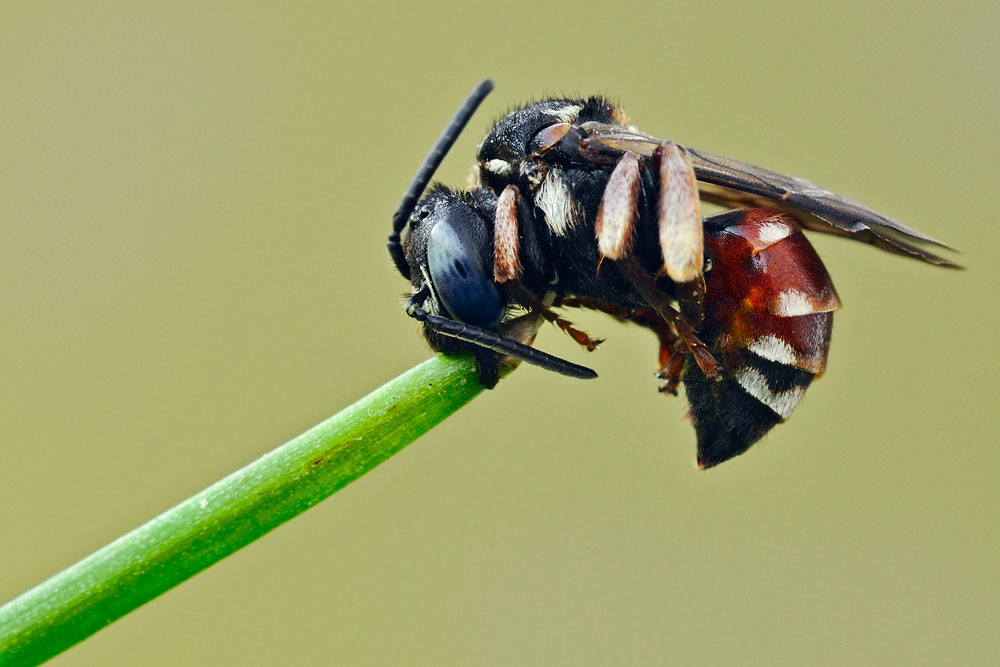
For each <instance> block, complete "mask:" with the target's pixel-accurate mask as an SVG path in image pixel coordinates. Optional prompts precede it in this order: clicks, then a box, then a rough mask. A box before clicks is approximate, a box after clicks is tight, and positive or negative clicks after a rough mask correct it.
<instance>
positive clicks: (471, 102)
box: [388, 79, 530, 349]
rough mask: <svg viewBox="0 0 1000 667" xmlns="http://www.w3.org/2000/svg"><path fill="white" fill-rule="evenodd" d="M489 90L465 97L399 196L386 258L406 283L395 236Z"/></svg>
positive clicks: (483, 86) (488, 85) (487, 84)
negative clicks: (400, 196) (401, 196)
mask: <svg viewBox="0 0 1000 667" xmlns="http://www.w3.org/2000/svg"><path fill="white" fill-rule="evenodd" d="M491 90H493V81H491V80H490V79H486V80H485V81H483V82H482V83H480V84H479V85H478V86H476V87H475V89H474V90H473V91H472V92H471V93H469V96H468V97H467V98H465V102H463V103H462V106H461V108H459V110H458V113H456V114H455V117H454V118H452V119H451V123H449V124H448V127H446V128H445V130H444V134H442V135H441V138H440V139H438V140H437V143H436V144H434V148H433V149H431V152H430V153H429V154H428V155H427V158H426V159H425V160H424V163H423V164H422V165H421V166H420V169H419V170H417V175H416V176H414V177H413V182H412V183H410V187H409V188H407V190H406V194H405V195H403V201H401V202H400V203H399V208H398V209H396V214H395V215H393V216H392V231H391V232H389V243H388V246H389V254H390V255H391V256H392V261H393V262H395V264H396V268H397V269H399V272H400V273H401V274H403V277H404V278H406V279H407V280H409V278H410V267H409V265H408V264H407V263H406V254H405V253H404V252H403V246H402V244H401V243H400V242H399V234H400V232H402V231H403V227H406V223H407V222H408V221H409V219H410V214H412V213H413V207H414V206H416V204H417V199H419V198H420V195H421V194H423V192H424V188H426V187H427V184H428V183H430V181H431V177H432V176H434V172H435V171H437V168H438V166H440V164H441V160H443V159H444V156H445V155H446V154H447V153H448V151H449V150H451V147H452V146H453V145H454V143H455V140H456V139H458V135H459V134H461V132H462V130H463V129H464V128H465V126H466V124H468V122H469V118H471V117H472V114H473V113H475V111H476V109H477V108H478V107H479V105H480V104H481V103H482V101H483V100H484V99H485V98H486V96H487V95H489V94H490V91H491ZM442 333H443V332H442ZM529 349H530V348H529Z"/></svg>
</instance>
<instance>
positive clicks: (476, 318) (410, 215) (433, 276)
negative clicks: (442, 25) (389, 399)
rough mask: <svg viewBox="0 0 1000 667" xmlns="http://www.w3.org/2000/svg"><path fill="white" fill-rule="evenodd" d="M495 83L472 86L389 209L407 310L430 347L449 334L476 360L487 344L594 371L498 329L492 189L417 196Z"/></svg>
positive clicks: (556, 365) (502, 305) (544, 363)
mask: <svg viewBox="0 0 1000 667" xmlns="http://www.w3.org/2000/svg"><path fill="white" fill-rule="evenodd" d="M492 89H493V82H492V81H489V80H486V81H483V82H482V83H480V84H479V85H478V86H476V88H475V89H474V90H473V91H472V93H471V94H470V95H469V97H468V98H467V99H466V100H465V103H464V104H463V105H462V107H461V108H460V109H459V110H458V113H457V114H455V118H454V119H452V121H451V123H450V124H449V125H448V127H447V128H446V129H445V131H444V134H442V135H441V138H440V139H438V142H437V144H435V146H434V148H433V149H432V150H431V152H430V155H428V156H427V159H426V160H424V163H423V165H422V166H421V167H420V169H419V171H417V175H416V176H415V177H414V179H413V182H412V183H410V187H409V188H408V189H407V191H406V194H404V195H403V199H402V201H401V202H400V204H399V208H398V209H397V210H396V213H395V215H393V218H392V231H391V232H390V233H389V240H388V243H387V246H388V248H389V255H390V256H391V257H392V261H393V263H394V264H395V265H396V268H397V269H398V270H399V272H400V273H401V274H402V275H403V277H404V278H407V279H409V281H410V282H411V283H412V285H413V288H414V290H413V295H412V296H411V297H410V300H409V301H408V302H407V304H406V314H407V315H409V316H410V317H412V318H414V319H416V320H418V321H420V322H423V323H424V327H425V329H424V332H425V334H426V335H427V339H428V341H430V342H431V345H432V346H433V347H435V349H441V350H443V351H445V350H444V348H443V346H442V345H440V344H438V343H435V340H438V341H440V340H441V339H442V338H447V339H451V340H454V341H460V343H459V344H458V347H455V348H453V347H451V346H449V349H450V350H452V351H456V352H457V351H461V350H462V349H463V346H465V347H464V349H468V348H469V347H471V348H472V349H473V350H478V351H480V354H479V355H478V356H477V361H478V360H479V358H480V356H482V355H483V354H484V353H483V352H482V351H483V350H486V351H488V352H486V353H485V354H488V355H507V356H512V357H516V358H518V359H522V360H524V361H527V362H528V363H531V364H535V365H537V366H540V367H542V368H546V369H548V370H552V371H556V372H558V373H563V374H565V375H569V376H572V377H579V378H591V377H597V374H596V373H594V371H592V370H590V369H589V368H584V367H583V366H578V365H576V364H572V363H570V362H568V361H565V360H563V359H559V358H558V357H553V356H552V355H549V354H546V353H544V352H541V351H538V350H535V349H534V348H532V347H530V346H528V345H525V344H524V343H521V342H519V341H516V340H513V339H510V338H507V337H505V336H504V335H502V334H501V333H498V332H497V331H496V330H495V329H497V328H498V326H499V324H500V322H501V320H502V319H503V317H504V314H505V312H506V310H507V302H506V301H505V299H504V298H503V297H501V290H500V289H499V288H498V285H497V283H496V282H495V280H494V275H493V263H494V261H493V222H492V221H493V218H494V216H495V214H496V207H497V203H496V202H497V198H496V194H494V192H492V191H490V190H488V189H486V188H475V189H474V190H473V191H471V192H464V193H459V192H455V191H453V190H449V189H448V188H444V187H440V186H437V187H432V188H431V189H430V190H429V191H428V192H427V194H426V195H424V196H422V195H423V193H424V189H425V188H426V187H427V184H428V183H430V180H431V178H432V177H433V175H434V172H435V170H437V168H438V165H439V164H441V160H442V159H444V156H445V154H446V153H447V152H448V151H449V149H451V147H452V146H453V145H454V143H455V139H456V138H457V137H458V134H459V133H460V132H461V131H462V128H463V127H465V125H466V123H468V121H469V118H470V117H471V116H472V113H473V112H474V111H475V110H476V107H477V106H479V103H480V102H482V101H483V98H484V97H486V95H487V94H489V92H490V91H491V90H492ZM418 200H419V201H418ZM404 231H407V234H406V237H405V239H404V238H403V237H402V234H403V232H404ZM532 317H534V315H532ZM489 366H490V368H491V370H490V371H489V372H485V373H484V370H483V366H480V381H481V382H483V384H484V385H485V386H487V387H492V386H493V385H495V384H496V382H497V379H498V375H497V365H496V362H495V361H493V362H491V363H490V364H489Z"/></svg>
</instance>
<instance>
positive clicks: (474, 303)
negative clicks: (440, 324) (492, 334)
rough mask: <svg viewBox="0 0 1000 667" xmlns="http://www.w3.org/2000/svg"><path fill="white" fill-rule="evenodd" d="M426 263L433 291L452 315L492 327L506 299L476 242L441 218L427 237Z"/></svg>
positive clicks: (482, 325)
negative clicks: (481, 257)
mask: <svg viewBox="0 0 1000 667" xmlns="http://www.w3.org/2000/svg"><path fill="white" fill-rule="evenodd" d="M427 266H428V269H429V270H430V274H431V282H432V283H433V284H434V291H435V292H436V293H437V295H438V299H440V301H441V303H442V305H444V307H445V309H446V310H447V311H448V314H449V315H451V316H452V318H454V319H456V320H458V321H460V322H465V323H467V324H474V325H476V326H479V327H491V326H493V325H494V324H496V323H497V322H499V321H500V317H501V316H502V315H503V310H504V308H503V302H502V301H501V300H500V295H499V294H498V293H497V290H496V287H495V286H494V285H493V272H492V271H490V272H487V270H486V267H485V266H484V265H483V261H482V259H480V256H479V253H478V252H477V249H476V247H475V245H474V244H472V243H471V241H470V240H469V238H468V235H467V234H464V233H463V231H462V230H461V228H459V227H457V226H455V225H453V224H451V223H450V222H449V221H447V220H442V221H440V222H438V223H437V224H436V225H434V229H432V230H431V233H430V238H429V239H428V240H427Z"/></svg>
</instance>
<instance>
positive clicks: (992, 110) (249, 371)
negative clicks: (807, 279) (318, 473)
mask: <svg viewBox="0 0 1000 667" xmlns="http://www.w3.org/2000/svg"><path fill="white" fill-rule="evenodd" d="M998 19H1000V8H998V6H997V5H996V4H995V3H987V2H982V3H978V4H977V3H968V4H966V3H963V2H955V3H948V4H946V5H940V6H938V5H937V3H909V2H900V3H896V4H886V5H882V6H880V7H879V8H866V7H862V6H848V5H847V4H845V5H844V6H840V5H830V6H827V7H824V8H820V7H818V6H806V5H802V4H801V3H793V2H788V3H770V4H766V5H764V4H759V3H755V4H753V5H752V6H743V5H742V4H737V3H718V2H716V3H688V4H672V3H660V2H628V1H622V2H616V3H613V4H608V3H602V4H595V5H592V6H590V5H585V4H575V5H560V6H555V5H553V6H548V5H545V6H542V5H539V4H537V3H529V2H509V1H508V2H502V3H492V4H486V3H484V4H482V5H478V6H470V5H459V4H457V3H456V4H453V5H452V4H444V3H436V2H425V3H419V4H415V5H412V6H409V7H406V8H403V7H391V8H390V7H385V8H381V9H378V8H365V7H363V6H362V5H361V4H360V3H328V2H316V3H290V4H279V3H265V2H254V3H250V2H243V3H205V2H173V3H135V2H88V3H71V2H64V3H5V4H4V6H3V8H2V10H0V234H2V237H0V288H2V289H0V306H2V311H0V312H2V325H0V327H2V329H0V331H2V340H0V392H2V401H0V423H2V426H0V428H2V437H3V442H2V450H0V455H2V463H0V530H2V534H0V600H7V599H10V598H12V597H14V596H15V595H17V594H19V593H20V592H22V591H23V590H25V589H27V588H29V587H30V586H32V585H34V584H35V583H37V582H39V581H41V580H42V579H44V578H46V577H48V576H49V575H51V574H53V573H54V572H56V571H58V570H59V569H61V568H63V567H65V566H67V565H69V564H71V563H73V562H75V561H76V560H77V559H79V558H81V557H83V556H85V555H86V554H88V553H90V552H91V551H92V550H94V549H96V548H98V547H100V546H102V545H103V544H105V543H106V542H108V541H110V540H112V539H113V538H115V537H117V536H119V535H120V534H122V533H124V532H126V531H127V530H129V529H131V528H133V527H135V526H136V525H138V524H140V523H141V522H143V521H145V520H146V519H148V518H150V517H152V516H154V515H155V514H157V513H159V512H160V511H162V510H164V509H166V508H168V507H170V506H171V505H173V504H174V503H176V502H178V501H180V500H182V499H184V498H186V497H187V496H189V495H190V494H192V493H194V492H196V491H198V490H199V489H201V488H203V487H205V486H207V485H208V484H210V483H211V482H213V481H215V480H216V479H218V478H220V477H222V476H224V475H225V474H227V473H228V472H230V471H232V470H234V469H236V468H237V467H239V466H241V465H243V464H245V463H247V462H249V461H251V460H253V459H255V458H256V457H258V456H259V455H261V454H263V453H264V452H266V451H267V450H269V449H270V448H272V447H273V446H275V445H277V444H279V443H281V442H283V441H285V440H286V439H288V438H290V437H291V436H294V435H296V434H297V433H299V432H300V431H302V430H304V429H306V428H308V427H309V426H311V425H312V424H314V423H316V422H318V421H320V420H321V419H323V418H324V417H326V416H328V415H330V414H332V413H334V412H336V411H337V410H339V409H340V408H341V407H343V406H345V405H347V404H348V403H350V402H351V401H353V400H354V399H356V398H358V397H360V396H362V395H363V394H365V393H367V392H368V391H370V390H371V389H373V388H375V387H377V386H378V385H379V384H381V383H382V382H384V381H386V380H388V379H390V378H392V377H394V376H395V375H396V374H398V373H400V372H402V371H404V370H405V369H407V368H409V367H410V366H412V365H414V364H416V363H418V362H419V361H421V360H422V359H424V358H426V357H427V356H428V351H427V348H426V346H425V345H424V344H423V342H422V340H421V338H420V336H419V335H418V333H417V328H416V326H415V324H414V323H413V322H412V321H411V320H409V319H408V318H407V317H406V316H405V315H404V313H403V311H402V307H401V303H402V302H401V299H400V295H401V294H402V293H403V292H404V291H405V289H406V284H405V282H404V281H403V279H402V278H400V277H399V275H398V274H396V273H395V271H394V270H393V269H392V268H391V266H390V262H389V258H388V256H387V253H386V251H385V246H384V242H385V235H386V233H387V232H388V230H389V218H390V216H391V214H392V212H393V210H394V208H395V207H396V205H397V203H398V200H399V197H400V196H401V195H402V192H403V190H404V188H405V187H406V185H407V184H408V182H409V180H410V178H411V176H412V175H413V173H414V171H415V170H416V168H417V166H418V164H419V162H420V160H421V159H422V158H423V157H424V155H425V154H426V152H427V150H428V149H429V148H430V146H431V144H432V142H433V141H434V140H435V139H436V138H437V136H438V134H439V133H440V131H441V129H442V128H443V126H444V124H445V123H446V122H447V120H448V119H449V118H450V116H451V114H452V113H453V112H454V110H455V108H456V107H457V105H458V104H459V102H460V101H461V100H462V98H463V96H464V95H465V94H466V93H467V92H468V90H469V89H470V88H471V87H472V86H473V85H474V84H475V83H476V82H477V81H478V80H479V79H481V78H483V77H485V76H492V77H493V78H494V79H495V80H496V83H497V89H496V91H495V92H494V94H493V95H492V96H491V97H490V98H489V99H487V101H486V103H485V105H484V109H483V111H482V112H481V113H479V114H478V115H477V116H476V117H475V119H474V120H473V122H472V124H471V128H470V130H469V131H468V132H467V133H466V134H465V135H464V136H463V137H462V139H461V141H460V142H459V144H458V145H457V147H456V149H455V150H454V152H453V153H452V155H451V156H449V158H448V160H447V161H446V163H445V165H444V167H443V168H442V169H441V171H440V174H439V177H440V178H441V180H443V181H446V182H449V183H452V184H463V183H464V182H465V176H466V173H467V170H468V167H469V166H470V165H471V163H472V161H473V155H474V150H475V145H476V143H477V142H478V140H479V139H480V138H481V136H482V134H483V132H485V130H486V129H487V128H488V127H489V125H490V122H491V120H493V119H495V118H496V117H497V116H498V115H499V114H501V113H502V112H503V111H504V110H506V109H507V108H508V107H510V106H511V105H514V104H516V103H519V102H523V101H525V100H529V99H532V98H537V97H540V96H543V95H546V94H551V93H565V94H573V93H592V92H600V93H605V94H608V95H610V96H612V97H613V98H615V99H617V100H619V101H620V102H621V103H622V104H623V105H624V106H625V107H626V109H627V110H628V111H629V112H630V114H631V116H632V120H633V122H635V123H636V124H637V125H638V126H639V127H641V128H642V129H644V130H646V131H648V132H650V133H653V134H656V135H659V136H664V137H670V138H673V139H675V140H677V141H680V142H682V143H687V144H690V145H693V146H697V147H700V148H704V149H705V150H710V151H714V152H718V153H722V154H724V155H729V156H733V157H737V158H740V159H744V160H748V161H751V162H755V163H758V164H761V165H765V166H768V167H770V168H772V169H776V170H779V171H783V172H786V173H791V174H796V175H802V176H806V177H808V178H810V179H812V180H814V181H816V182H818V183H820V184H823V185H825V186H827V187H829V188H831V189H834V190H837V191H841V192H844V193H847V194H849V195H850V196H852V197H855V198H857V199H859V200H861V201H864V202H866V203H868V204H870V205H872V206H873V207H875V208H876V209H880V210H883V211H885V212H886V213H888V214H890V215H892V216H894V217H896V218H898V219H899V220H902V221H904V222H905V223H907V224H910V225H913V226H915V227H917V228H919V229H921V230H922V231H925V232H927V233H930V234H932V235H935V236H938V237H940V238H942V239H944V240H946V241H948V242H950V243H953V244H955V245H956V246H958V247H961V248H964V249H965V250H966V251H967V252H966V253H965V254H964V255H963V256H962V257H961V259H960V261H962V262H963V263H965V264H967V265H968V267H969V271H967V272H964V273H962V272H949V271H946V270H942V269H936V268H933V267H930V266H926V265H922V264H919V263H917V262H914V261H909V260H906V259H901V258H897V257H894V256H890V255H888V254H885V253H882V252H880V251H877V250H875V249H872V248H870V247H868V246H865V245H862V244H857V243H851V242H847V241H843V240H840V239H835V238H832V237H825V236H823V237H817V236H816V235H813V236H812V237H811V238H812V240H813V241H814V243H815V244H816V246H817V248H818V249H819V252H820V253H821V255H822V256H823V257H824V260H825V261H826V263H827V266H828V268H829V270H830V272H831V274H832V275H833V277H834V280H835V281H836V284H837V287H838V289H839V292H840V295H841V298H842V300H843V302H844V309H843V311H841V312H840V313H838V314H837V316H836V327H835V333H834V341H833V348H832V352H831V357H830V364H829V370H828V372H827V375H826V376H825V377H824V378H823V380H822V381H821V382H819V383H818V384H817V385H816V386H814V387H813V388H812V389H810V391H809V393H808V395H807V397H806V399H805V401H804V402H803V404H802V405H801V406H800V407H799V409H798V410H797V411H796V413H795V415H794V417H793V418H792V419H791V421H790V422H789V423H788V424H786V425H783V426H781V427H779V428H777V429H776V430H775V431H773V432H772V434H771V435H770V436H769V437H768V438H767V439H766V440H765V441H764V442H763V444H761V445H759V446H757V447H756V448H754V449H753V450H752V451H751V452H750V453H748V454H747V455H745V456H743V457H740V458H738V459H736V460H734V461H732V462H729V463H727V464H725V465H723V466H721V467H720V468H717V469H714V470H711V471H708V472H699V471H698V470H696V469H695V467H694V465H693V461H694V434H693V431H692V429H691V426H690V424H689V423H687V422H686V421H684V419H683V416H684V413H685V406H684V402H683V400H676V399H670V398H668V397H664V396H661V395H658V394H657V391H656V382H655V380H654V379H653V377H652V371H653V369H654V365H655V359H656V344H655V342H654V340H653V339H652V337H651V336H649V335H648V334H647V333H646V332H643V331H638V330H635V329H632V328H628V327H625V326H621V325H619V324H617V323H615V322H613V321H611V320H608V319H605V318H602V317H600V316H596V315H594V316H582V315H581V316H578V315H577V314H576V313H574V314H572V315H571V319H574V320H575V321H578V322H580V323H582V324H583V325H584V327H585V328H586V329H587V330H588V331H590V332H591V333H592V334H594V335H597V336H601V337H604V336H606V337H607V338H608V340H607V342H606V343H605V345H604V346H603V347H602V348H601V350H600V351H599V352H597V353H594V354H593V355H592V356H589V357H587V356H586V353H585V352H583V351H582V350H579V349H578V348H576V346H575V345H574V344H573V343H572V342H570V341H569V340H568V338H566V337H565V336H563V335H561V334H560V333H558V332H557V331H555V330H553V329H547V330H545V331H543V333H542V335H541V336H540V338H539V345H540V347H542V348H543V349H545V350H547V351H550V352H553V353H556V354H560V355H563V356H566V357H568V358H570V359H572V360H574V361H583V362H586V363H589V364H591V365H593V366H594V367H595V368H596V369H597V370H598V372H599V373H600V374H601V378H600V379H599V380H597V381H594V382H577V381H573V380H569V379H566V378H563V377H560V376H557V375H554V374H548V373H545V372H542V371H539V370H537V369H535V368H524V369H521V370H520V371H518V372H517V373H515V374H514V375H513V376H512V377H511V378H510V379H509V380H507V381H505V382H503V383H502V384H501V386H500V387H499V388H498V389H497V390H496V391H494V392H491V393H489V394H486V395H483V396H481V397H480V398H478V399H477V400H476V401H474V402H473V404H471V405H470V406H468V407H467V408H466V409H463V410H462V411H460V412H459V413H458V414H457V415H455V416H454V417H453V418H451V419H450V420H448V421H447V423H445V424H443V425H442V426H440V427H438V428H437V429H436V430H434V431H432V432H431V433H430V434H428V435H427V436H426V437H424V438H423V439H422V440H420V441H419V442H418V443H416V444H414V445H413V446H411V447H410V448H409V449H407V450H406V451H404V452H403V453H402V454H400V455H399V456H397V457H396V458H394V459H392V460H390V461H389V462H388V463H386V464H385V465H383V466H382V467H381V468H379V469H378V470H376V471H375V472H373V473H372V474H370V475H369V476H367V477H365V478H364V479H362V480H360V481H359V482H358V483H356V484H354V485H352V486H350V487H348V488H347V489H345V490H344V491H342V492H341V493H339V494H337V495H336V496H334V497H333V498H332V499H330V500H329V501H327V502H325V503H323V504H322V505H320V506H318V507H316V508H315V509H314V510H312V511H310V512H308V513H307V514H306V515H304V516H302V517H300V518H298V519H296V520H295V521H292V522H291V523H289V524H286V525H285V526H284V527H282V528H280V529H279V530H277V531H275V532H274V533H271V534H270V535H268V536H267V537H266V538H264V539H263V540H261V541H259V542H257V543H255V544H253V545H251V546H250V547H249V548H247V549H245V550H243V551H241V552H240V553H238V554H236V555H235V556H234V557H232V558H229V559H227V560H225V561H224V562H222V563H221V564H219V565H217V566H216V567H214V568H212V569H210V570H209V571H207V572H205V573H203V574H201V575H198V576H197V577H195V578H194V579H192V580H190V581H188V582H186V583H185V584H183V585H181V586H180V587H178V588H176V589H174V590H173V591H171V592H169V593H167V594H166V595H165V596H163V597H161V598H160V599H157V600H155V601H154V602H152V603H150V604H148V605H147V606H145V607H143V608H142V609H140V610H139V611H138V612H136V613H133V614H132V615H130V616H128V617H126V618H124V619H122V620H121V621H119V622H117V623H115V624H114V625H112V626H110V627H109V628H107V629H105V630H104V631H102V632H100V633H99V634H97V635H95V636H94V637H92V638H91V639H89V640H87V641H86V642H84V643H82V644H80V645H78V646H77V647H75V648H73V649H71V650H70V651H68V652H67V653H65V654H63V655H62V656H61V657H59V658H57V664H61V665H66V666H70V665H130V664H143V665H179V664H208V663H212V664H426V665H437V664H539V665H552V664H593V665H605V664H667V663H676V664H706V665H711V664H717V665H722V664H759V665H801V664H847V663H855V664H857V663H866V664H909V665H914V664H965V665H971V664H997V661H998V660H1000V636H998V632H997V627H998V623H1000V613H998V612H1000V601H998V594H1000V591H998V588H1000V586H998V583H1000V577H998V574H997V563H998V562H1000V537H998V530H997V527H998V518H1000V516H998V514H1000V512H998V510H1000V491H998V490H997V483H996V478H997V475H998V473H1000V453H998V436H997V430H998V426H1000V419H998V407H1000V405H998V400H997V389H996V382H997V377H998V371H1000V363H998V357H1000V354H998V352H997V343H996V342H995V341H996V339H997V331H998V326H1000V317H998V314H997V305H998V299H997V287H998V284H1000V271H998V269H997V254H998V253H997V248H998V240H1000V231H998V225H997V222H996V219H995V218H996V215H997V210H998V206H997V204H998V202H997V198H996V196H995V193H996V191H997V185H996V183H997V181H996V178H997V171H998V170H997V167H996V156H997V153H998V152H1000V127H998V124H997V121H996V108H997V105H998V103H1000V86H998V78H997V71H998V66H1000V56H998V47H997V44H996V26H997V25H998ZM581 355H583V356H581Z"/></svg>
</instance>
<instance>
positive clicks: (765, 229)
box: [757, 222, 792, 245]
mask: <svg viewBox="0 0 1000 667" xmlns="http://www.w3.org/2000/svg"><path fill="white" fill-rule="evenodd" d="M791 235H792V230H791V228H790V227H789V226H788V225H786V224H785V223H783V222H765V223H764V224H762V225H761V226H760V227H758V228H757V238H758V239H760V241H761V243H764V244H765V245H773V244H775V243H777V242H778V241H780V240H781V239H785V238H788V237H789V236H791Z"/></svg>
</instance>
